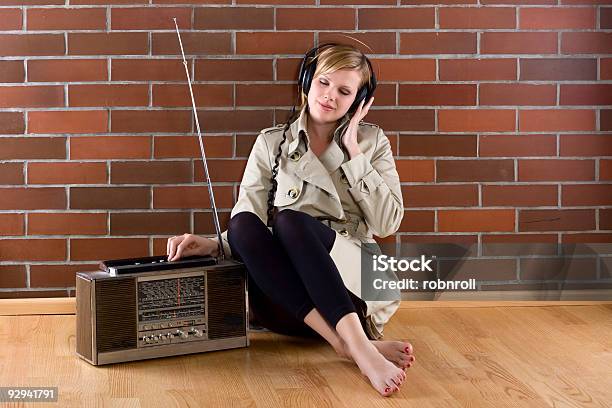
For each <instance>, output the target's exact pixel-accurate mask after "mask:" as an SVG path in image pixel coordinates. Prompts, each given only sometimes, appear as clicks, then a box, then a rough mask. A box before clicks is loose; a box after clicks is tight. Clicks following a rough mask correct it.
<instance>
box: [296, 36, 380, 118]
mask: <svg viewBox="0 0 612 408" xmlns="http://www.w3.org/2000/svg"><path fill="white" fill-rule="evenodd" d="M314 60H316V63H317V67H316V69H315V72H314V75H313V77H312V80H314V78H316V77H317V76H319V75H325V74H331V73H333V72H336V71H338V70H341V69H353V70H357V71H358V72H359V74H360V76H361V81H360V82H359V88H358V89H360V88H361V87H362V86H364V85H365V84H368V85H369V84H370V78H371V76H372V71H371V69H370V65H369V64H368V62H367V58H366V56H365V55H364V54H363V53H362V52H361V51H359V50H358V49H357V48H355V47H353V46H352V45H347V44H330V45H324V46H322V47H321V48H320V49H319V50H318V52H317V53H316V54H315V56H314V57H313V58H312V59H311V61H308V62H307V64H312V62H313V61H314ZM299 97H300V109H299V110H301V109H302V108H303V107H304V106H305V105H306V104H307V103H308V95H306V93H305V92H304V89H303V88H302V87H300V95H299Z"/></svg>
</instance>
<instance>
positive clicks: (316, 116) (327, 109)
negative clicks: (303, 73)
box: [308, 69, 361, 124]
mask: <svg viewBox="0 0 612 408" xmlns="http://www.w3.org/2000/svg"><path fill="white" fill-rule="evenodd" d="M360 82H361V76H360V75H359V71H357V70H354V69H340V70H338V71H335V72H332V73H327V74H324V75H319V76H316V77H314V78H313V79H312V84H311V85H310V90H309V91H308V111H309V113H310V117H311V118H312V119H313V120H314V121H315V122H317V123H319V124H328V123H334V122H336V121H337V120H338V119H340V118H341V117H343V116H344V115H345V114H346V112H348V110H349V108H350V107H351V105H352V104H353V101H355V96H356V95H357V91H358V90H359V83H360Z"/></svg>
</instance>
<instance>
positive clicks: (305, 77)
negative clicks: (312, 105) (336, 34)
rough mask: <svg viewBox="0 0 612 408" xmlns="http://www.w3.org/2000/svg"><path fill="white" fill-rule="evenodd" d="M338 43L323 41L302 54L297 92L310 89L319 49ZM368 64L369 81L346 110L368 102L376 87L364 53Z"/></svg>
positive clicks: (370, 64) (374, 77) (370, 65)
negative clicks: (323, 42) (362, 102)
mask: <svg viewBox="0 0 612 408" xmlns="http://www.w3.org/2000/svg"><path fill="white" fill-rule="evenodd" d="M336 45H339V44H336V43H325V44H321V45H319V46H318V47H314V48H313V49H311V50H310V51H308V52H307V53H306V55H304V59H303V60H302V63H301V64H300V72H299V74H298V88H299V89H298V93H299V91H300V90H301V91H302V92H304V95H308V91H309V90H310V85H311V84H312V78H313V77H314V73H315V70H316V69H317V56H318V54H319V52H320V51H321V49H324V48H328V47H333V46H336ZM364 58H365V59H366V62H367V63H368V66H369V67H370V81H369V82H366V83H365V84H364V85H363V86H362V87H361V88H359V90H358V91H357V96H355V102H353V104H352V105H351V107H350V108H349V110H348V112H349V113H351V114H352V113H355V111H356V110H357V108H358V107H359V104H360V103H361V101H363V100H365V101H366V102H365V103H368V101H369V100H370V98H371V97H372V95H374V90H375V89H376V75H374V70H373V69H372V63H371V62H370V60H369V59H368V57H366V56H365V55H364Z"/></svg>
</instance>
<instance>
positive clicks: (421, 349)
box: [0, 305, 612, 408]
mask: <svg viewBox="0 0 612 408" xmlns="http://www.w3.org/2000/svg"><path fill="white" fill-rule="evenodd" d="M385 337H386V338H388V339H403V340H408V341H410V342H412V344H413V346H414V349H415V354H416V357H417V360H416V362H415V364H414V365H413V367H412V368H410V369H409V370H408V374H407V380H406V381H405V383H404V386H403V387H402V390H401V391H400V392H399V393H396V394H395V395H394V396H393V397H391V398H382V397H380V396H379V395H378V394H377V393H376V392H375V391H374V390H373V389H372V387H371V386H370V385H369V382H368V380H367V378H366V377H364V376H363V375H362V374H361V373H360V372H359V370H358V368H357V367H356V366H355V365H354V364H352V363H351V362H349V361H347V360H343V359H341V358H339V357H338V356H336V354H335V352H334V351H333V349H332V348H331V347H329V346H328V345H327V344H325V343H324V342H323V341H321V340H317V339H302V338H294V337H288V336H283V335H278V334H274V333H266V332H255V333H252V334H251V335H250V338H251V345H250V347H248V348H243V349H235V350H228V351H220V352H212V353H202V354H194V355H189V356H178V357H172V358H162V359H155V360H147V361H138V362H131V363H124V364H115V365H110V366H102V367H93V366H91V365H89V364H88V363H86V362H85V361H82V360H80V359H78V358H77V357H76V356H75V354H74V352H75V345H76V341H75V340H76V339H75V318H74V316H72V315H22V316H1V317H0V342H1V343H2V347H0V383H1V384H3V385H6V386H21V387H23V386H57V387H59V396H60V406H62V407H85V406H92V407H94V406H100V407H147V408H149V407H200V406H206V407H209V406H210V407H216V406H223V407H226V406H231V407H277V406H278V407H317V408H319V407H347V408H348V407H350V408H353V407H368V408H369V407H418V408H429V407H436V408H438V407H444V408H446V407H478V408H481V407H491V408H499V407H512V408H516V407H525V408H527V407H529V408H532V407H535V408H549V407H610V401H612V390H611V389H610V388H611V387H610V386H609V384H608V383H606V379H608V378H610V373H612V307H610V305H580V306H578V305H566V306H543V307H532V306H530V307H499V306H495V307H483V308H421V309H418V308H408V309H401V310H400V311H398V313H397V314H396V315H395V316H394V317H393V320H392V323H391V324H389V325H388V326H387V328H386V329H385ZM22 406H33V407H34V408H36V407H37V406H38V405H37V404H24V405H22Z"/></svg>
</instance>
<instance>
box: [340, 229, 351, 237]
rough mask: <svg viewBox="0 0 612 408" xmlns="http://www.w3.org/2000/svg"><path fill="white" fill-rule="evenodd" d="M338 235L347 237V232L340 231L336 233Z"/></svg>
mask: <svg viewBox="0 0 612 408" xmlns="http://www.w3.org/2000/svg"><path fill="white" fill-rule="evenodd" d="M338 233H339V234H340V235H342V236H343V237H348V234H349V233H348V231H347V230H345V229H341V230H340V231H338Z"/></svg>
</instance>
